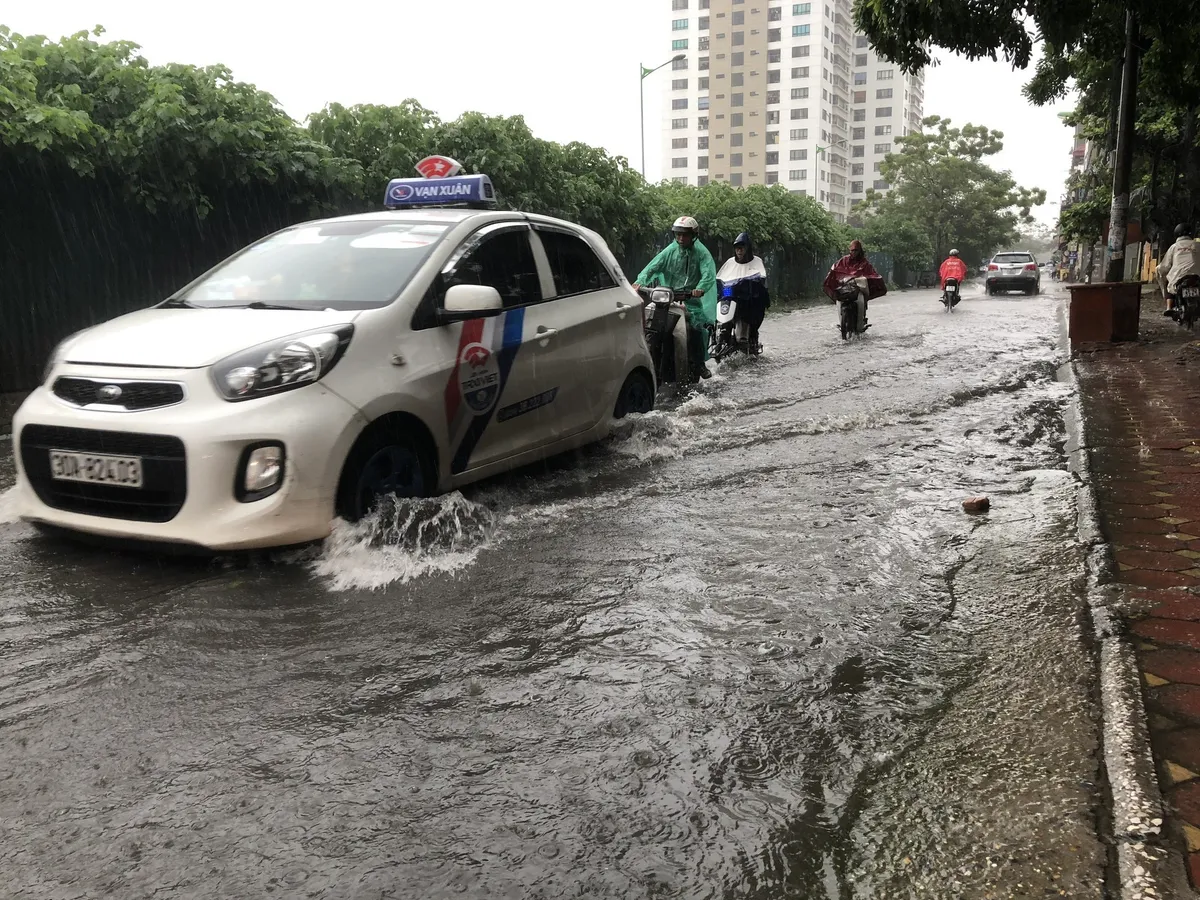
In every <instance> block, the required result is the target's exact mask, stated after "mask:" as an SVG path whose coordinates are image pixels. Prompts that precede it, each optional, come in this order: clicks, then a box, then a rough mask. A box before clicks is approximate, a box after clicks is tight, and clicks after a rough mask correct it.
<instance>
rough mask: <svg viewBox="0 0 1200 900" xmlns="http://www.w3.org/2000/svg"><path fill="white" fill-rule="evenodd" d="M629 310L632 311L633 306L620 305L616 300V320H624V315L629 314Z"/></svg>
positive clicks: (627, 304)
mask: <svg viewBox="0 0 1200 900" xmlns="http://www.w3.org/2000/svg"><path fill="white" fill-rule="evenodd" d="M631 309H633V306H632V305H631V304H629V303H622V302H621V301H620V300H618V301H617V318H618V319H623V318H625V314H626V313H627V312H629V310H631Z"/></svg>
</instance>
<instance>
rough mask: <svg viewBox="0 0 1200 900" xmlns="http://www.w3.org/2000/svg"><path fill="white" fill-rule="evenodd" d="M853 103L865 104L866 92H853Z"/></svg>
mask: <svg viewBox="0 0 1200 900" xmlns="http://www.w3.org/2000/svg"><path fill="white" fill-rule="evenodd" d="M854 102H855V103H866V102H867V92H866V91H855V92H854Z"/></svg>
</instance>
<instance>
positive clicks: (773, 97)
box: [767, 91, 779, 104]
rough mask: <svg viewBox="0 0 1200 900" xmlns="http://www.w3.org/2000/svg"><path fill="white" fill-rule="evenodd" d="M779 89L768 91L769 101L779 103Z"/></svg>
mask: <svg viewBox="0 0 1200 900" xmlns="http://www.w3.org/2000/svg"><path fill="white" fill-rule="evenodd" d="M778 102H779V91H767V103H768V104H770V103H778Z"/></svg>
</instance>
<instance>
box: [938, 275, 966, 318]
mask: <svg viewBox="0 0 1200 900" xmlns="http://www.w3.org/2000/svg"><path fill="white" fill-rule="evenodd" d="M961 299H962V292H961V290H960V285H959V283H958V279H957V278H947V279H946V287H945V289H944V290H943V291H942V303H943V304H945V306H946V312H948V313H952V312H954V307H956V306H958V301H959V300H961Z"/></svg>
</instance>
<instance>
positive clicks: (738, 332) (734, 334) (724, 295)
mask: <svg viewBox="0 0 1200 900" xmlns="http://www.w3.org/2000/svg"><path fill="white" fill-rule="evenodd" d="M733 287H734V286H733V285H732V284H720V299H719V300H718V301H717V324H716V326H715V327H714V328H713V329H712V333H711V338H710V342H709V347H708V355H709V356H711V357H712V358H713V359H715V360H718V361H720V360H722V359H725V358H726V357H727V356H730V355H732V354H734V353H736V352H737V351H739V350H741V351H743V352H745V353H748V354H750V355H751V356H758V355H759V354H760V353H762V350H763V347H762V343H761V342H759V343H755V345H754V346H753V347H752V346H750V327H749V326H748V325H747V324H746V323H745V321H743V320H742V319H741V318H740V317H739V316H738V301H737V298H736V297H735V296H734V291H733Z"/></svg>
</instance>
